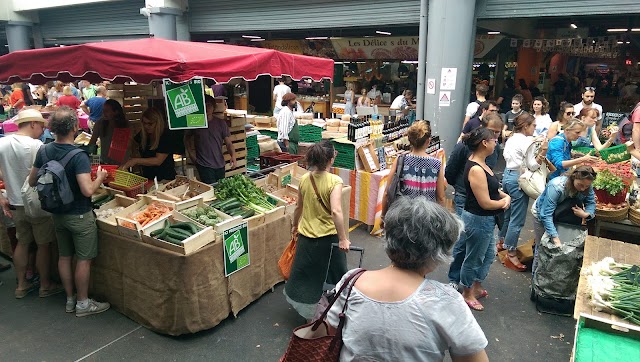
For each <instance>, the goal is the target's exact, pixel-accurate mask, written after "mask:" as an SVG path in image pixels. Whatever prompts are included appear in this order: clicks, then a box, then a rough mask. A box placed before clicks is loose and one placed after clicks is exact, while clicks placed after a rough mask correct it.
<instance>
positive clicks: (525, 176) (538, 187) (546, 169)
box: [518, 142, 555, 199]
mask: <svg viewBox="0 0 640 362" xmlns="http://www.w3.org/2000/svg"><path fill="white" fill-rule="evenodd" d="M541 144H542V142H533V143H532V144H531V145H529V147H528V148H527V152H526V153H525V157H524V159H525V162H524V165H523V167H525V168H526V169H525V170H524V172H522V174H521V175H520V177H519V178H518V185H519V186H520V189H522V191H523V192H524V193H525V194H527V196H529V197H530V198H532V199H537V198H538V197H539V196H540V195H541V194H542V192H543V191H544V188H545V187H547V177H548V176H549V174H550V173H552V172H554V171H555V167H554V166H553V165H552V164H551V163H550V162H549V161H548V160H547V159H546V157H545V159H544V162H543V163H542V165H540V167H539V168H538V169H537V170H535V171H533V170H530V169H529V167H528V166H527V165H526V160H527V159H528V157H529V155H531V154H535V157H537V156H538V154H539V153H540V145H541Z"/></svg>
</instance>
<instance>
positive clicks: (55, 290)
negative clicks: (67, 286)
mask: <svg viewBox="0 0 640 362" xmlns="http://www.w3.org/2000/svg"><path fill="white" fill-rule="evenodd" d="M62 292H64V288H63V287H62V286H61V285H58V284H51V286H50V287H49V289H42V288H40V293H39V295H40V298H46V297H50V296H52V295H56V294H60V293H62Z"/></svg>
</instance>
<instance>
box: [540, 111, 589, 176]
mask: <svg viewBox="0 0 640 362" xmlns="http://www.w3.org/2000/svg"><path fill="white" fill-rule="evenodd" d="M584 130H585V125H584V123H582V121H579V120H577V119H575V118H574V119H572V120H571V121H570V122H569V123H568V124H567V125H566V127H565V128H564V132H563V133H561V134H559V135H557V136H555V137H553V138H552V139H551V140H550V141H549V150H548V151H547V159H548V160H549V161H550V162H551V163H552V164H553V165H554V166H555V167H556V170H555V171H554V172H553V173H552V174H551V175H549V180H553V179H554V178H556V177H558V176H560V175H562V174H563V173H565V172H567V171H568V170H569V169H570V168H571V167H573V166H577V165H581V164H583V163H592V162H596V161H597V160H598V158H597V157H594V156H589V155H585V156H582V157H579V158H574V159H571V142H573V141H575V140H577V139H578V138H579V137H580V134H581V133H582V132H583V131H584Z"/></svg>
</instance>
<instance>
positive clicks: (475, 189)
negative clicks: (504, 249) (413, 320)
mask: <svg viewBox="0 0 640 362" xmlns="http://www.w3.org/2000/svg"><path fill="white" fill-rule="evenodd" d="M463 141H464V142H465V143H466V145H467V147H469V150H471V157H470V158H469V160H468V161H467V165H466V166H465V170H464V176H463V177H464V183H465V187H466V193H467V197H466V201H465V205H464V211H463V212H462V221H464V224H465V230H464V234H463V235H461V236H460V238H459V239H458V241H457V242H456V244H455V246H454V248H453V262H452V263H451V266H450V267H449V284H450V285H452V286H457V284H458V283H460V284H462V285H463V287H464V288H463V292H462V297H463V298H464V301H465V302H466V303H467V305H468V306H469V308H471V309H473V310H476V311H482V310H484V307H483V306H482V304H480V302H478V298H483V297H486V296H487V294H488V293H487V291H486V290H484V289H483V288H482V282H483V281H484V280H485V278H486V277H487V275H488V274H489V268H490V267H491V264H492V263H493V259H494V258H495V243H496V240H495V237H494V234H493V232H494V229H495V227H496V223H498V222H500V221H499V219H500V218H501V215H502V214H503V212H504V210H506V209H508V208H509V205H510V204H511V197H509V195H507V194H505V193H504V192H502V191H500V182H499V181H498V178H497V177H496V176H495V174H494V173H493V170H491V169H490V168H489V166H487V164H486V162H485V159H486V158H487V156H489V155H491V154H492V153H493V151H494V150H495V148H496V147H497V144H498V137H497V136H496V135H495V134H494V133H493V131H491V130H490V129H488V128H484V127H480V128H476V129H475V130H473V131H471V133H469V134H467V135H465V136H464V138H463Z"/></svg>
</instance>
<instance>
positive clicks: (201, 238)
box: [142, 210, 218, 255]
mask: <svg viewBox="0 0 640 362" xmlns="http://www.w3.org/2000/svg"><path fill="white" fill-rule="evenodd" d="M166 222H169V223H171V224H174V223H177V222H192V223H194V224H196V226H198V227H200V228H202V230H200V231H199V232H197V233H195V234H193V235H192V236H191V237H189V238H187V239H185V240H184V241H183V242H182V245H176V244H172V243H170V242H167V241H164V240H160V239H156V238H154V237H151V236H150V234H151V232H153V231H155V230H158V229H161V228H164V227H165V223H166ZM217 237H218V236H216V233H215V232H214V231H213V228H212V227H211V226H207V227H205V226H203V225H200V224H198V223H196V222H194V221H193V220H191V219H189V218H188V217H186V216H184V215H182V214H180V213H178V212H176V211H175V210H174V211H173V213H172V214H171V215H169V216H168V217H166V218H163V220H161V222H156V223H153V224H152V225H150V226H149V227H147V228H145V229H144V231H143V233H142V241H143V242H144V243H147V244H150V245H154V246H157V247H159V248H163V249H167V250H171V251H173V252H176V253H178V254H182V255H189V254H191V253H193V252H195V251H197V250H198V249H200V248H202V247H203V246H205V245H208V244H210V243H213V242H214V241H216V238H217Z"/></svg>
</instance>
